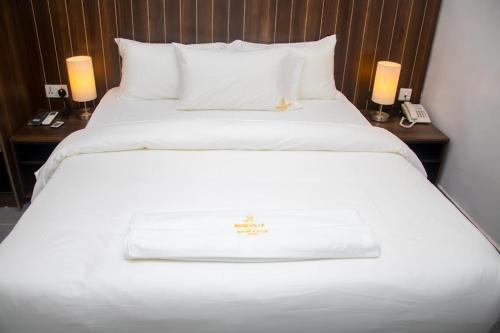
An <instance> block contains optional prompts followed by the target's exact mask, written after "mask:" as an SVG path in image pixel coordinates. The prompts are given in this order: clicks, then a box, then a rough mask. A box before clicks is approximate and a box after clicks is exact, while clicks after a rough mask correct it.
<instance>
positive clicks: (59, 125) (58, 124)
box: [50, 120, 64, 128]
mask: <svg viewBox="0 0 500 333" xmlns="http://www.w3.org/2000/svg"><path fill="white" fill-rule="evenodd" d="M62 125H64V121H60V120H59V121H56V122H55V123H53V124H52V125H50V127H52V128H59V127H61V126H62Z"/></svg>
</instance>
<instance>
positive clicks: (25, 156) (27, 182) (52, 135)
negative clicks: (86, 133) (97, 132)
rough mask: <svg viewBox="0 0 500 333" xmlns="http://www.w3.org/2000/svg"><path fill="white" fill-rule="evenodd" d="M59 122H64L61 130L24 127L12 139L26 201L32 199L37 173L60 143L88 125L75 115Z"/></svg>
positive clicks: (47, 127) (43, 127) (44, 127)
mask: <svg viewBox="0 0 500 333" xmlns="http://www.w3.org/2000/svg"><path fill="white" fill-rule="evenodd" d="M58 120H62V121H64V125H63V126H61V127H59V128H51V127H50V126H43V125H40V126H27V125H24V126H23V127H21V128H20V129H19V130H18V131H17V132H15V133H14V135H13V136H12V137H11V138H10V143H11V145H12V151H13V152H14V157H15V160H16V163H15V164H16V167H17V169H18V174H19V178H20V181H21V186H22V192H23V193H22V196H23V198H24V199H26V200H29V199H30V198H31V194H32V192H33V186H34V185H35V175H34V173H35V171H36V170H38V169H39V168H40V167H41V166H42V165H43V164H44V163H45V161H47V159H48V158H49V156H50V154H51V153H52V151H53V150H54V148H56V146H57V145H58V144H59V142H61V141H62V140H63V139H64V138H65V137H67V136H68V135H70V134H71V133H73V132H74V131H77V130H79V129H82V128H84V127H85V126H86V125H87V120H81V119H79V118H78V117H76V116H75V115H71V116H68V117H60V116H59V117H57V118H56V119H54V122H56V121H58Z"/></svg>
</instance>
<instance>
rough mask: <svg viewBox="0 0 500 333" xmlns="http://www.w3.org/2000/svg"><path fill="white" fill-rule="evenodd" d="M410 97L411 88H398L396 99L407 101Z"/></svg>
mask: <svg viewBox="0 0 500 333" xmlns="http://www.w3.org/2000/svg"><path fill="white" fill-rule="evenodd" d="M410 99H411V88H401V89H399V97H398V101H404V102H406V101H409V100H410Z"/></svg>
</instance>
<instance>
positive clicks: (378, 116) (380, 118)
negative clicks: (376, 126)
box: [370, 104, 389, 123]
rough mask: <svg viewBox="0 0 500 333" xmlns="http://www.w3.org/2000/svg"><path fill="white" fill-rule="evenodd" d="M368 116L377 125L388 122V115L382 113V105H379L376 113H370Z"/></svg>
mask: <svg viewBox="0 0 500 333" xmlns="http://www.w3.org/2000/svg"><path fill="white" fill-rule="evenodd" d="M370 115H371V118H372V120H373V121H376V122H378V123H385V122H386V121H388V120H389V114H388V113H387V112H384V111H382V104H380V108H379V109H378V111H372V112H371V113H370Z"/></svg>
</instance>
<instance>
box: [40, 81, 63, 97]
mask: <svg viewBox="0 0 500 333" xmlns="http://www.w3.org/2000/svg"><path fill="white" fill-rule="evenodd" d="M59 89H63V90H64V91H66V95H64V96H62V97H68V86H67V85H65V84H46V85H45V96H47V97H48V98H61V96H59Z"/></svg>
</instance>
